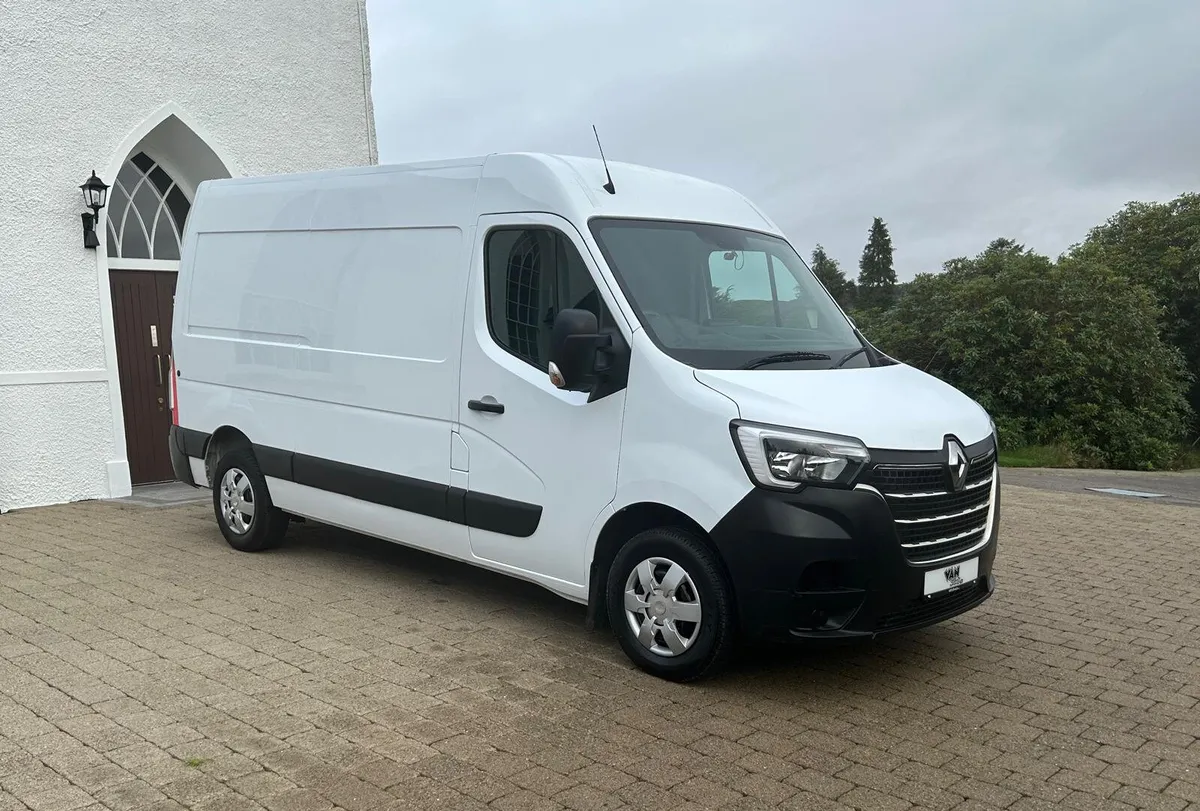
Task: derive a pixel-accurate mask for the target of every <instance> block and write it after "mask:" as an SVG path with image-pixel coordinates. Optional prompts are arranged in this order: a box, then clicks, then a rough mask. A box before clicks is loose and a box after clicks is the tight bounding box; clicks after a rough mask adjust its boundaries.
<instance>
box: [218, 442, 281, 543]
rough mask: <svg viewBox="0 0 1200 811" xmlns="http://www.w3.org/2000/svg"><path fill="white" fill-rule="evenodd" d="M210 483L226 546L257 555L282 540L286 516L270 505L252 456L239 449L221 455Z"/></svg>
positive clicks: (264, 481) (269, 496)
mask: <svg viewBox="0 0 1200 811" xmlns="http://www.w3.org/2000/svg"><path fill="white" fill-rule="evenodd" d="M213 482H214V485H215V486H214V487H213V511H214V512H215V513H216V515H217V526H219V527H220V528H221V534H222V535H224V536H225V540H226V541H227V542H228V543H229V545H230V546H232V547H233V548H234V549H236V550H238V551H239V552H259V551H262V550H263V549H267V548H269V547H272V546H275V545H276V544H277V543H279V541H280V540H282V539H283V535H284V533H285V532H287V527H288V516H287V514H286V513H284V512H283V511H281V510H280V509H278V508H277V507H276V506H275V505H274V504H272V503H271V494H270V493H268V492H267V481H266V479H264V478H263V475H262V472H261V471H259V469H258V462H257V460H255V458H254V454H253V453H251V452H250V451H249V450H248V449H241V448H239V449H237V450H233V451H230V452H229V453H227V454H225V455H224V456H222V457H221V460H220V461H219V462H218V463H217V469H216V472H215V475H214V476H213Z"/></svg>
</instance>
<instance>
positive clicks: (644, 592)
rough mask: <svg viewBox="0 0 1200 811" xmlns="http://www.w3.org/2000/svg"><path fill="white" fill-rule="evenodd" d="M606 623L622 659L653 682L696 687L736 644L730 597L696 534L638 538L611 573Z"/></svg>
mask: <svg viewBox="0 0 1200 811" xmlns="http://www.w3.org/2000/svg"><path fill="white" fill-rule="evenodd" d="M607 602H608V618H609V623H610V624H611V626H612V629H613V632H614V633H615V634H616V637H617V641H618V642H619V643H620V645H621V649H622V650H624V651H625V655H626V656H628V657H629V658H630V660H632V661H633V663H634V664H635V665H637V666H638V667H639V668H641V669H642V670H644V671H645V672H647V673H650V674H651V675H654V676H658V677H659V678H663V679H668V680H670V681H677V682H687V681H694V680H696V679H699V678H702V677H704V676H707V675H711V674H713V673H716V672H717V671H718V670H719V669H720V667H721V666H722V665H723V664H724V663H725V662H726V660H727V659H728V658H729V655H730V653H731V651H732V650H733V647H734V643H735V636H736V632H735V625H734V607H733V594H732V590H731V589H730V587H729V585H728V583H727V582H726V579H725V577H724V575H723V574H722V571H721V567H720V565H719V564H718V562H717V558H716V556H715V555H714V554H713V553H712V552H711V551H709V549H708V547H707V546H706V545H705V544H704V543H703V542H702V541H701V540H700V539H699V538H697V537H696V536H695V535H694V534H692V533H691V532H688V531H686V530H682V529H676V528H669V527H663V528H658V529H649V530H645V531H644V532H640V533H638V534H637V535H635V536H634V537H633V538H631V539H630V540H629V541H628V542H627V543H626V544H625V546H623V547H622V548H621V551H619V552H618V553H617V557H616V559H615V560H614V561H613V564H612V567H611V568H610V569H609V573H608V601H607Z"/></svg>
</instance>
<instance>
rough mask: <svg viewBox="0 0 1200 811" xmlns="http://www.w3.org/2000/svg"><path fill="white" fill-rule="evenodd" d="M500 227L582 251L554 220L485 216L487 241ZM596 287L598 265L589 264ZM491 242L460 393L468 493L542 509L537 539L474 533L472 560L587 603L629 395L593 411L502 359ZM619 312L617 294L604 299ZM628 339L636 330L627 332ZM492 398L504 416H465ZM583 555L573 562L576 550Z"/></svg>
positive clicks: (478, 274)
mask: <svg viewBox="0 0 1200 811" xmlns="http://www.w3.org/2000/svg"><path fill="white" fill-rule="evenodd" d="M502 225H545V226H548V227H550V228H554V229H557V230H558V231H560V232H562V233H564V234H566V235H567V236H569V237H570V238H571V240H572V241H573V242H575V244H577V245H578V244H579V241H580V234H579V231H578V230H576V228H575V227H574V226H573V225H571V223H570V222H568V221H567V220H564V219H562V218H561V217H557V216H553V215H546V214H541V215H539V214H508V215H492V216H484V217H482V218H480V221H479V226H478V229H479V232H480V233H481V234H482V233H484V232H485V231H486V229H488V228H490V227H493V226H502ZM583 258H584V261H585V263H587V265H588V270H589V272H590V273H591V274H592V278H593V279H595V278H599V272H598V269H597V268H598V265H597V263H596V260H595V258H594V257H590V256H586V255H585V256H584V257H583ZM483 280H484V266H483V241H482V239H479V240H476V245H475V251H474V252H473V253H472V262H471V273H470V288H469V294H468V298H467V310H466V312H467V319H466V324H465V330H464V332H465V335H464V338H463V348H462V366H461V369H462V373H461V377H460V382H459V386H458V403H459V407H460V411H459V422H460V425H461V428H460V429H459V430H460V432H461V435H462V438H463V440H464V441H465V442H466V444H467V447H468V448H469V449H470V475H469V477H468V481H469V484H470V489H471V490H475V491H478V492H483V493H490V494H492V495H496V496H502V497H504V498H510V499H514V500H517V501H523V502H526V503H530V504H540V505H542V518H541V522H540V523H539V524H538V528H537V531H536V532H534V534H533V535H532V536H530V537H528V538H514V537H511V536H508V535H501V534H498V533H495V532H488V531H486V530H482V529H478V528H475V527H472V528H471V531H470V535H471V554H472V555H473V556H474V557H475V558H477V559H479V560H486V561H488V562H490V563H494V564H498V565H500V566H502V567H504V568H508V569H512V570H514V571H518V572H521V573H523V574H530V575H539V576H541V577H544V578H546V579H547V580H549V581H553V588H555V590H557V591H562V592H566V593H570V594H575V595H580V596H581V595H582V594H583V593H584V589H585V588H586V586H587V581H586V578H584V577H583V574H584V571H583V570H582V569H581V567H580V561H581V560H582V558H583V541H584V539H586V538H587V533H588V530H590V529H591V525H592V521H593V519H595V517H596V515H597V514H599V512H600V511H601V510H602V509H604V507H605V506H606V505H607V504H608V503H609V502H610V501H612V498H613V494H614V491H615V489H616V484H617V461H618V454H619V451H620V442H619V441H618V440H619V438H620V436H621V421H622V416H623V413H624V409H625V399H626V393H625V392H624V391H620V392H617V393H615V394H613V395H611V396H608V397H605V398H603V399H601V400H598V401H596V402H594V403H589V402H588V401H587V400H588V396H587V393H586V392H580V391H561V390H559V389H557V388H555V387H554V386H553V385H552V384H551V383H550V377H549V375H547V374H546V372H544V371H541V372H539V371H538V370H537V369H535V368H534V367H533V366H532V365H530V364H529V363H526V362H525V361H523V360H521V359H519V358H517V357H516V356H514V355H512V354H511V353H509V352H507V351H506V350H504V349H502V348H501V347H500V346H499V345H498V344H497V343H496V341H495V340H494V339H493V338H492V336H491V333H490V332H489V330H488V323H487V317H486V314H485V310H486V298H485V295H484V285H483ZM600 292H601V295H602V296H603V298H604V300H605V303H606V304H607V305H608V308H609V309H610V310H613V309H615V307H614V303H615V302H614V298H613V295H612V291H611V290H608V289H604V288H602V289H601V291H600ZM620 328H621V331H622V333H623V334H625V335H628V334H629V333H630V329H629V325H628V324H627V323H626V324H621V325H620ZM485 397H492V398H494V399H495V400H496V401H497V402H500V403H503V404H504V408H505V412H504V413H503V414H488V413H483V412H478V411H471V410H470V409H468V408H466V406H465V403H466V402H467V401H468V400H480V399H484V398H485ZM572 549H573V550H574V552H575V554H569V552H570V551H571V550H572Z"/></svg>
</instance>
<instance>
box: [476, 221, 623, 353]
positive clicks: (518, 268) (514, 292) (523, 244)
mask: <svg viewBox="0 0 1200 811" xmlns="http://www.w3.org/2000/svg"><path fill="white" fill-rule="evenodd" d="M484 274H485V275H484V290H485V296H486V298H487V319H488V329H489V330H490V331H491V334H492V339H493V340H495V341H496V343H497V344H499V345H500V346H502V347H503V348H504V349H506V350H508V351H509V352H511V353H512V354H513V355H516V356H517V357H518V358H520V359H521V360H523V361H525V362H526V363H529V364H530V365H532V366H534V367H535V368H537V369H538V370H540V371H545V370H546V367H547V364H548V363H549V360H550V358H549V349H550V334H551V332H552V330H553V329H554V319H555V316H557V315H558V313H559V312H560V311H561V310H565V309H572V308H574V309H581V310H589V311H591V312H592V313H593V314H595V316H596V320H597V322H598V323H599V326H600V328H601V329H603V328H604V327H606V326H610V325H611V324H612V319H611V317H610V315H609V313H608V310H607V308H606V307H605V306H604V301H603V300H602V299H601V298H600V292H599V291H598V290H597V289H596V283H595V280H594V279H593V278H592V274H591V272H590V271H589V270H588V267H587V265H586V264H585V263H584V261H583V257H582V256H580V254H579V250H578V249H577V248H576V247H575V244H574V243H573V242H571V240H570V239H568V238H567V237H566V236H565V235H564V234H562V233H561V232H559V231H557V230H555V229H553V228H546V227H542V226H527V227H511V228H509V227H505V228H497V229H495V230H493V231H492V232H491V233H489V234H488V236H487V240H486V242H485V243H484Z"/></svg>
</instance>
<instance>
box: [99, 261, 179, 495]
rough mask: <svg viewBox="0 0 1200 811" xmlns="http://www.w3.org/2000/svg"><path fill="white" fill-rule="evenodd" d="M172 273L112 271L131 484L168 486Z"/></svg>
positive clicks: (172, 307) (169, 469) (170, 472)
mask: <svg viewBox="0 0 1200 811" xmlns="http://www.w3.org/2000/svg"><path fill="white" fill-rule="evenodd" d="M175 278H176V274H174V273H164V272H159V271H149V270H114V271H111V272H110V273H109V282H110V284H111V285H112V303H113V326H114V328H115V331H116V336H117V372H118V374H119V376H120V379H121V403H122V406H123V407H124V411H125V449H126V453H127V454H128V457H129V475H130V478H131V479H132V480H133V483H134V484H150V483H153V482H164V481H171V480H173V479H174V478H175V474H174V472H173V471H172V470H171V454H170V451H169V449H168V445H167V442H168V441H169V440H168V435H169V433H170V430H171V405H170V403H171V399H170V396H171V395H170V388H171V380H170V360H171V313H172V311H173V310H174V297H175Z"/></svg>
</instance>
